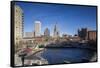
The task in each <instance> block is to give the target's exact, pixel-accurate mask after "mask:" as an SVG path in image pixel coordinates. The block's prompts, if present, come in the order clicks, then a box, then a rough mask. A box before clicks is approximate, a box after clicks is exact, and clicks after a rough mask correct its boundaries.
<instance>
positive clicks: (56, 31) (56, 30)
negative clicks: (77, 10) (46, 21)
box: [53, 23, 59, 37]
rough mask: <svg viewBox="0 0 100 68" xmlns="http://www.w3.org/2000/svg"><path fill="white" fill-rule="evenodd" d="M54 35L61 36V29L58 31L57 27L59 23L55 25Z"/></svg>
mask: <svg viewBox="0 0 100 68" xmlns="http://www.w3.org/2000/svg"><path fill="white" fill-rule="evenodd" d="M53 36H54V37H58V36H59V31H58V28H57V23H56V24H55V26H54V33H53Z"/></svg>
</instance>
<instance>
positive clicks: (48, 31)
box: [44, 28, 50, 37]
mask: <svg viewBox="0 0 100 68" xmlns="http://www.w3.org/2000/svg"><path fill="white" fill-rule="evenodd" d="M44 36H45V37H49V36H50V30H49V29H48V28H46V29H45V31H44Z"/></svg>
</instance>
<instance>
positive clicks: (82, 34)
mask: <svg viewBox="0 0 100 68" xmlns="http://www.w3.org/2000/svg"><path fill="white" fill-rule="evenodd" d="M87 34H88V30H87V28H82V29H81V30H79V29H78V36H79V37H80V38H81V39H82V40H86V39H87Z"/></svg>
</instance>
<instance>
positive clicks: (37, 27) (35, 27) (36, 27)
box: [34, 21, 41, 37]
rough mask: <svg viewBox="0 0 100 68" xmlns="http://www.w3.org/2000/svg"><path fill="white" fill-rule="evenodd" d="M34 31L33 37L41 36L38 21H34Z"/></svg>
mask: <svg viewBox="0 0 100 68" xmlns="http://www.w3.org/2000/svg"><path fill="white" fill-rule="evenodd" d="M34 31H35V37H38V36H41V22H40V21H35V26H34Z"/></svg>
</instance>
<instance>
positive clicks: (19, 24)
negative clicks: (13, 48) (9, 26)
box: [14, 5, 23, 45]
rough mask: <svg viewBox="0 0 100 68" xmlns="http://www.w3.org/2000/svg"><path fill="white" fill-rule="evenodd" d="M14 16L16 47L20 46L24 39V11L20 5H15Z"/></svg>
mask: <svg viewBox="0 0 100 68" xmlns="http://www.w3.org/2000/svg"><path fill="white" fill-rule="evenodd" d="M14 14H15V15H14V36H15V37H14V39H15V40H14V41H15V45H19V42H20V41H21V40H22V38H23V10H22V9H21V8H20V7H19V6H18V5H15V6H14Z"/></svg>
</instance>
